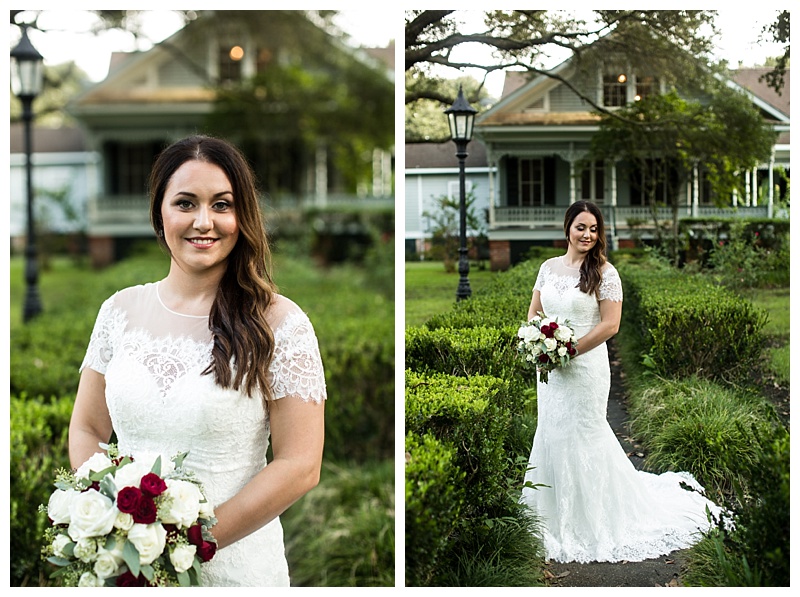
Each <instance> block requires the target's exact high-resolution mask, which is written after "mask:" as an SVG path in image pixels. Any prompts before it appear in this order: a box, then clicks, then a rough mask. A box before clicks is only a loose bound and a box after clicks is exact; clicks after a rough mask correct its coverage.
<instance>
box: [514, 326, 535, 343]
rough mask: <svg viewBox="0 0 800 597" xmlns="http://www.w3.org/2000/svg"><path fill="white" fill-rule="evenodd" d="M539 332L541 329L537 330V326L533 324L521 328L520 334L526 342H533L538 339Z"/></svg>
mask: <svg viewBox="0 0 800 597" xmlns="http://www.w3.org/2000/svg"><path fill="white" fill-rule="evenodd" d="M539 334H540V332H539V330H537V329H536V328H535V327H533V326H531V325H529V326H525V327H523V328H520V330H519V332H518V336H519V337H520V338H522V340H523V341H525V342H532V341H533V340H537V339H538V338H539Z"/></svg>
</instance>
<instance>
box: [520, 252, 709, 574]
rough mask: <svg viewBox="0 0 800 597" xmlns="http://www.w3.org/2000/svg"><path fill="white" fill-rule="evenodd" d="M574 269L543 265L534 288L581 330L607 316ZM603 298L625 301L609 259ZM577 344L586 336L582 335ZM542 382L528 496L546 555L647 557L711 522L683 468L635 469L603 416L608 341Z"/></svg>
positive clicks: (680, 544)
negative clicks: (582, 287) (539, 523)
mask: <svg viewBox="0 0 800 597" xmlns="http://www.w3.org/2000/svg"><path fill="white" fill-rule="evenodd" d="M579 279H580V272H579V270H577V269H572V268H568V267H566V266H565V265H564V263H563V261H562V259H561V258H560V257H556V258H553V259H550V260H548V261H546V262H545V263H543V264H542V266H541V268H540V270H539V275H538V277H537V279H536V284H535V286H534V289H535V290H539V291H540V293H541V300H542V307H543V309H544V313H545V314H546V315H547V316H548V317H558V318H560V319H562V320H563V319H568V320H569V321H570V322H571V324H572V326H573V327H574V328H575V331H576V335H577V337H578V339H579V340H580V337H581V336H583V335H584V334H586V333H587V332H589V331H590V330H591V329H592V328H593V327H594V326H595V325H597V324H598V323H599V322H600V308H599V303H598V300H597V298H595V297H594V296H590V295H587V294H585V293H583V292H581V291H580V290H579V289H578V288H576V286H577V284H578V281H579ZM599 298H600V300H608V301H621V300H622V285H621V282H620V278H619V274H618V273H617V270H616V269H615V268H614V267H613V266H612V265H611V264H610V263H609V264H606V265H605V268H604V270H603V276H602V281H601V285H600V296H599ZM578 351H579V352H580V341H579V342H578ZM549 377H550V379H549V383H547V384H543V383H541V382H538V384H537V395H538V424H537V428H536V435H535V437H534V440H533V448H532V450H531V455H530V460H529V463H528V466H529V467H534V468H533V469H530V470H529V471H528V473H527V475H526V477H525V480H526V481H531V482H533V483H535V484H539V483H541V484H544V485H547V486H548V487H540V488H538V489H530V488H524V489H523V492H522V497H521V501H522V502H523V503H525V504H527V505H528V506H530V507H531V508H532V509H533V510H535V511H536V512H537V514H538V515H539V516H540V518H541V520H542V525H543V527H544V528H543V539H544V548H545V553H546V557H547V558H548V559H551V560H555V561H558V562H573V561H577V562H590V561H599V562H614V561H622V560H629V561H641V560H644V559H648V558H653V557H657V556H659V555H662V554H667V553H669V552H671V551H673V550H675V549H681V548H685V547H688V546H690V545H691V544H693V543H695V542H696V541H697V539H698V537H697V533H698V529H703V530H705V529H707V528H708V527H709V523H708V520H707V517H706V512H705V510H706V506H707V505H708V506H709V508H711V510H712V512H718V511H719V510H718V508H717V507H716V506H715V505H714V504H713V503H712V502H710V501H708V500H706V499H705V498H704V497H702V496H701V495H700V494H698V493H696V492H692V491H687V490H685V489H683V488H682V487H681V486H680V483H681V482H684V483H686V484H688V485H690V486H693V487H695V488H697V489H702V488H701V487H700V486H699V484H698V483H697V481H696V480H695V479H694V478H693V477H692V476H691V475H690V474H689V473H685V472H681V473H673V472H667V473H664V474H661V475H655V474H652V473H647V472H643V471H637V470H636V469H635V467H634V466H633V464H632V463H631V462H630V461H629V460H628V458H627V456H626V454H625V452H624V451H623V449H622V447H621V446H620V444H619V441H618V440H617V438H616V436H615V435H614V432H613V431H612V429H611V427H610V426H609V424H608V422H607V420H606V405H607V401H608V393H609V388H610V384H611V372H610V369H609V362H608V350H607V348H606V345H605V343H604V344H601V345H600V346H598V347H597V348H595V349H593V350H590V351H588V352H586V353H582V354H579V356H578V357H577V358H576V359H574V360H573V361H572V362H571V363H570V364H569V365H568V366H567V367H566V368H563V369H556V370H555V371H553V372H551V373H550V376H549Z"/></svg>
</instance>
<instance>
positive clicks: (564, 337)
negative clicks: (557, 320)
mask: <svg viewBox="0 0 800 597" xmlns="http://www.w3.org/2000/svg"><path fill="white" fill-rule="evenodd" d="M555 337H556V340H560V341H561V342H569V339H570V338H571V337H572V331H571V330H570V329H569V328H558V329H557V330H556V333H555Z"/></svg>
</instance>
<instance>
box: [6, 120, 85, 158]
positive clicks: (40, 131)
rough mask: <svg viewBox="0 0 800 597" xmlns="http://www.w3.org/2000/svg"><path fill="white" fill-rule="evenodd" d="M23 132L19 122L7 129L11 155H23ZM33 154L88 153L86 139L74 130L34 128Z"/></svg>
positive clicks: (80, 131) (79, 131) (32, 132)
mask: <svg viewBox="0 0 800 597" xmlns="http://www.w3.org/2000/svg"><path fill="white" fill-rule="evenodd" d="M24 134H25V130H24V127H23V125H22V123H20V122H15V123H12V124H11V126H10V127H9V137H10V140H11V153H12V154H13V153H24V151H25V139H24ZM31 134H32V136H33V139H32V140H31V143H32V145H33V151H34V153H62V152H64V153H66V152H80V151H88V150H89V148H88V146H87V143H86V137H85V136H84V134H83V131H82V130H81V129H79V128H77V127H75V128H68V127H64V128H43V127H34V128H33V130H32V131H31Z"/></svg>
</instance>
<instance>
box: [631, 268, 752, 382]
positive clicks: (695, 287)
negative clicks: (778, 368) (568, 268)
mask: <svg viewBox="0 0 800 597" xmlns="http://www.w3.org/2000/svg"><path fill="white" fill-rule="evenodd" d="M620 274H621V277H622V281H623V287H624V291H625V300H626V305H625V306H623V317H626V318H631V319H633V320H634V321H636V322H637V323H638V325H639V330H640V332H639V333H641V335H642V337H643V339H644V351H645V352H647V353H648V354H649V357H650V363H651V364H652V366H653V367H654V368H655V370H656V371H657V372H658V373H659V374H660V375H666V376H672V377H688V376H691V375H700V376H704V377H710V378H727V379H732V378H735V376H746V375H748V374H749V373H750V372H751V371H752V370H753V368H754V367H755V366H756V364H757V361H758V359H759V357H760V355H761V349H762V347H763V335H762V333H761V332H762V329H763V327H764V325H765V323H766V319H767V315H766V313H765V312H764V311H763V310H760V309H756V308H755V307H753V305H752V304H751V303H750V302H748V301H745V300H743V299H741V298H740V297H738V296H736V295H735V294H733V293H732V292H730V291H728V290H726V289H724V288H722V287H719V286H714V285H712V284H710V283H708V282H705V281H704V280H703V279H702V278H701V277H699V276H689V275H683V274H681V273H677V272H668V273H664V272H662V271H647V270H645V269H640V268H635V267H631V266H625V267H623V268H622V270H621V272H620Z"/></svg>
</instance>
